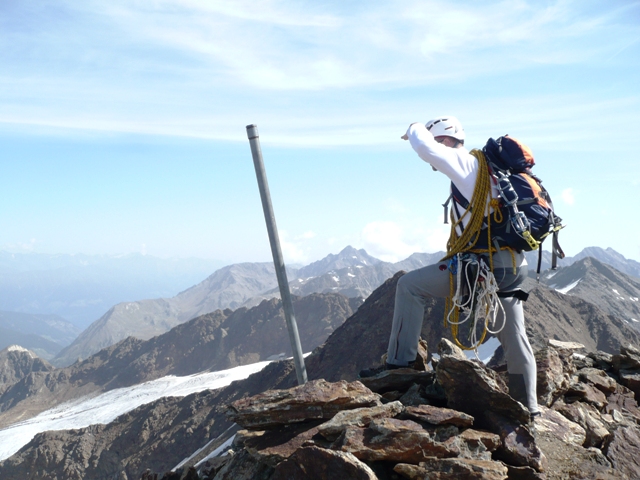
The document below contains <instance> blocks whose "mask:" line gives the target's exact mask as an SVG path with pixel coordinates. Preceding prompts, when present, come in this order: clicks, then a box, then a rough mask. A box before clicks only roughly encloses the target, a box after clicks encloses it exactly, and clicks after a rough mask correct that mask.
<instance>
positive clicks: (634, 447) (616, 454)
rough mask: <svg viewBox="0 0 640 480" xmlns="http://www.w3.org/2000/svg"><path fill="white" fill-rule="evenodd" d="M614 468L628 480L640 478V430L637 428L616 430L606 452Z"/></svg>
mask: <svg viewBox="0 0 640 480" xmlns="http://www.w3.org/2000/svg"><path fill="white" fill-rule="evenodd" d="M606 454H607V458H608V459H609V460H610V461H611V464H612V465H613V468H615V470H616V471H618V472H620V473H621V474H624V475H627V476H628V478H634V479H636V478H640V464H639V463H638V459H640V428H639V427H637V426H631V427H621V428H618V429H616V430H615V431H614V432H613V434H612V437H611V442H610V443H609V446H608V448H607V450H606Z"/></svg>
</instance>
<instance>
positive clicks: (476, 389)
mask: <svg viewBox="0 0 640 480" xmlns="http://www.w3.org/2000/svg"><path fill="white" fill-rule="evenodd" d="M436 374H437V378H438V382H439V383H440V385H442V388H443V389H444V391H445V394H446V396H447V400H448V406H449V407H450V408H454V409H456V410H461V411H463V412H465V413H468V414H470V415H472V416H474V417H475V418H476V420H478V419H480V420H481V424H482V423H484V422H483V419H484V418H485V414H486V413H487V412H489V411H493V412H496V413H499V414H500V415H503V416H505V417H507V418H511V419H514V420H516V421H518V422H520V423H526V422H528V421H529V410H527V409H526V408H525V407H524V406H523V405H522V404H521V403H519V402H518V401H516V400H514V399H513V398H511V397H510V396H509V394H508V393H507V386H506V384H505V383H504V381H503V380H502V379H501V378H500V376H499V375H498V374H497V373H496V372H494V371H493V370H490V369H488V368H487V367H485V366H484V365H483V364H482V363H481V362H478V361H477V360H467V359H466V358H465V359H460V358H457V357H455V356H453V355H447V356H443V357H442V358H441V359H440V362H439V363H438V368H437V370H436ZM470 392H473V394H472V395H470Z"/></svg>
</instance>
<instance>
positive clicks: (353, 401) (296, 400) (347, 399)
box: [225, 379, 381, 430]
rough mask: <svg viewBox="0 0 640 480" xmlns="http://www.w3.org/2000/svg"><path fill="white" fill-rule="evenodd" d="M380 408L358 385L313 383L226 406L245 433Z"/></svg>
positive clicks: (229, 414) (370, 395)
mask: <svg viewBox="0 0 640 480" xmlns="http://www.w3.org/2000/svg"><path fill="white" fill-rule="evenodd" d="M376 405H381V402H380V396H379V395H377V394H375V393H373V392H372V391H371V390H369V389H368V388H366V387H365V386H364V385H362V384H361V383H360V382H358V381H356V382H352V383H348V382H346V381H344V380H342V381H339V382H335V383H330V382H327V381H326V380H323V379H320V380H312V381H309V382H307V383H306V384H304V385H300V386H298V387H294V388H290V389H288V390H268V391H266V392H264V393H261V394H258V395H255V396H253V397H249V398H242V399H240V400H237V401H235V402H233V403H232V404H231V405H229V406H228V407H227V410H226V412H225V413H226V415H227V416H228V418H229V419H230V420H232V421H234V422H236V423H237V424H239V425H241V426H242V427H243V428H246V429H248V430H261V429H265V428H272V427H275V426H278V425H286V424H289V423H297V422H303V421H306V420H316V419H330V418H332V417H333V416H334V415H335V414H336V413H338V412H339V411H341V410H347V409H353V408H360V407H372V406H376Z"/></svg>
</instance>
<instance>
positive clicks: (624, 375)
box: [618, 368, 640, 397]
mask: <svg viewBox="0 0 640 480" xmlns="http://www.w3.org/2000/svg"><path fill="white" fill-rule="evenodd" d="M618 376H619V377H620V383H621V384H622V385H624V386H625V387H627V388H628V389H629V390H631V391H632V392H633V393H635V394H636V397H640V372H639V371H637V370H626V369H623V368H621V369H620V370H618Z"/></svg>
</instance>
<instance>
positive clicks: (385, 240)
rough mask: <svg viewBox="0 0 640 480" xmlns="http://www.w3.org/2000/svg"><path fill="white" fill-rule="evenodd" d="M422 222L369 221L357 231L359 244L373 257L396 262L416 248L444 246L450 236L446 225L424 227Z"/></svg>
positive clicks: (425, 249)
mask: <svg viewBox="0 0 640 480" xmlns="http://www.w3.org/2000/svg"><path fill="white" fill-rule="evenodd" d="M421 223H422V222H415V223H414V222H404V223H403V224H400V223H396V222H391V221H375V222H371V223H368V224H367V225H365V226H364V228H363V229H362V232H361V233H360V241H361V242H362V247H363V248H364V249H365V250H366V251H367V252H368V253H369V254H371V255H373V256H374V257H376V258H379V259H381V260H384V261H388V262H397V261H399V260H402V259H404V258H406V257H408V256H409V255H411V254H412V253H415V252H435V251H438V250H443V249H444V248H445V245H446V241H447V238H448V237H449V229H448V226H446V225H442V226H437V227H436V228H431V229H427V228H425V227H424V226H423V225H422V224H421Z"/></svg>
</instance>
